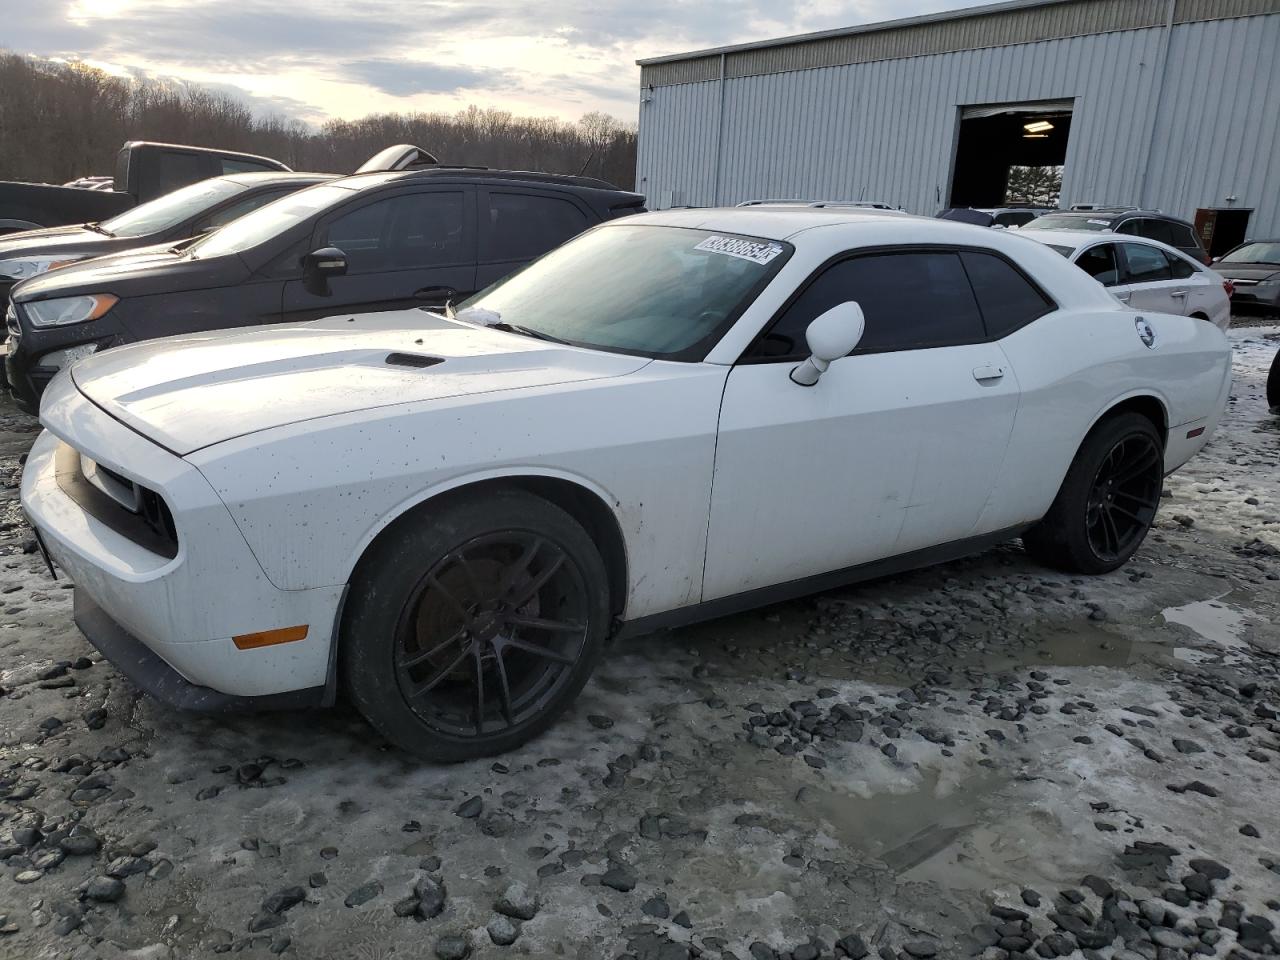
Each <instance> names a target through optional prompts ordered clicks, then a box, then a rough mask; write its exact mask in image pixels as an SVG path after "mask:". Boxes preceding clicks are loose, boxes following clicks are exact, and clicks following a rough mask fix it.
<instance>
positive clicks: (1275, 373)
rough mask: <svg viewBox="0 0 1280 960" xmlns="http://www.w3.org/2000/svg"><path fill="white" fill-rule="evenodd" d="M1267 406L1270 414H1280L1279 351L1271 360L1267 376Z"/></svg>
mask: <svg viewBox="0 0 1280 960" xmlns="http://www.w3.org/2000/svg"><path fill="white" fill-rule="evenodd" d="M1267 406H1268V407H1270V408H1271V412H1272V413H1276V414H1280V351H1277V352H1276V355H1275V356H1274V357H1272V358H1271V371H1270V372H1269V373H1268V374H1267Z"/></svg>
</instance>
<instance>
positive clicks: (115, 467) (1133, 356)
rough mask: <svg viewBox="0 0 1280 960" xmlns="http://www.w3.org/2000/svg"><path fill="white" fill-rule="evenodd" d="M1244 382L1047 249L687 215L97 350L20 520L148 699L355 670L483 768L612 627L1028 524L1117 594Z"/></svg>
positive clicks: (713, 608)
mask: <svg viewBox="0 0 1280 960" xmlns="http://www.w3.org/2000/svg"><path fill="white" fill-rule="evenodd" d="M313 189H314V190H328V189H332V188H331V187H318V188H313ZM814 228H821V229H814ZM231 319H235V318H228V320H231ZM1230 373H1231V363H1230V348H1229V346H1228V342H1227V338H1226V337H1225V336H1224V335H1223V333H1222V331H1220V330H1218V329H1217V328H1216V327H1214V326H1212V325H1211V324H1207V323H1202V322H1200V321H1198V320H1192V319H1190V318H1188V317H1183V316H1172V315H1168V314H1159V313H1149V314H1144V315H1142V316H1135V315H1134V314H1133V313H1132V312H1131V311H1129V310H1126V309H1124V308H1123V307H1121V305H1120V304H1119V303H1118V302H1117V301H1116V300H1115V298H1113V297H1112V296H1110V295H1109V294H1108V293H1107V292H1106V291H1105V290H1104V289H1103V288H1102V287H1101V286H1099V285H1098V284H1097V283H1095V282H1094V281H1093V280H1091V279H1090V278H1089V277H1088V276H1086V275H1085V274H1084V273H1082V272H1081V271H1080V270H1078V269H1077V268H1075V267H1074V266H1072V265H1071V264H1069V263H1068V262H1067V261H1066V260H1065V259H1063V258H1062V257H1060V256H1059V255H1058V254H1056V253H1054V252H1053V251H1052V250H1050V249H1048V248H1047V247H1045V246H1043V245H1042V244H1038V243H1034V242H1032V241H1031V240H1028V239H1027V238H1025V237H1021V236H1019V235H1018V234H1016V233H1013V232H1005V231H993V230H983V229H978V228H974V227H970V226H965V225H962V224H954V223H946V222H943V221H938V220H933V219H924V218H919V217H896V216H887V215H885V214H883V213H876V212H873V211H863V212H854V211H849V210H839V209H836V210H831V209H825V210H824V209H779V208H772V209H763V208H745V209H729V210H686V211H669V212H664V213H660V214H649V215H642V216H638V217H629V218H626V219H622V220H613V221H610V222H608V223H605V224H603V225H602V226H599V227H597V228H596V229H594V230H592V231H590V232H588V233H586V234H584V235H583V236H580V237H578V238H577V239H575V240H573V241H571V242H570V243H568V244H566V245H564V246H563V247H560V248H559V249H558V250H555V251H554V252H552V253H550V254H548V255H547V256H545V257H542V258H541V259H540V260H538V261H537V262H536V263H534V264H533V265H531V266H529V267H528V268H526V269H525V270H523V271H521V272H519V273H516V274H514V275H513V276H510V277H508V278H507V279H506V280H504V281H502V282H500V283H497V284H495V285H493V286H491V287H489V288H488V289H487V290H485V291H483V292H482V293H480V294H479V295H477V296H476V297H474V298H472V299H471V300H469V301H467V302H466V303H464V304H462V305H461V309H459V310H457V312H456V313H453V312H452V311H449V312H446V313H431V312H427V311H422V310H406V311H400V312H394V313H380V314H372V315H370V314H357V315H351V314H344V315H342V316H338V317H331V318H328V319H324V320H318V321H314V322H311V323H305V324H289V325H286V326H270V327H260V328H258V329H254V330H231V331H224V332H222V333H219V334H212V335H210V334H202V335H200V336H193V337H177V338H174V339H169V340H164V341H153V342H150V343H143V344H135V345H132V346H129V347H123V348H121V349H119V350H113V351H110V352H108V353H105V354H101V355H98V356H93V357H90V358H88V359H86V360H81V361H80V362H79V363H77V364H76V365H75V366H73V367H72V368H71V369H70V370H68V371H64V372H63V373H61V374H59V376H58V377H57V378H56V379H55V380H54V382H53V383H52V384H50V386H49V390H48V393H47V394H46V399H45V403H44V405H43V407H42V421H43V423H44V425H45V427H46V428H47V429H46V431H45V432H44V433H43V434H41V435H40V437H39V439H37V441H36V443H35V445H34V446H33V448H32V450H31V454H30V456H29V458H28V460H27V463H26V467H25V470H24V473H23V477H22V484H21V487H22V491H21V496H22V505H23V508H24V509H25V511H26V513H27V516H28V517H29V518H30V519H31V521H32V523H33V524H34V525H35V528H36V529H37V530H38V531H39V534H40V540H41V542H43V543H44V544H45V545H46V547H47V550H48V553H49V555H50V556H51V557H52V559H53V561H54V562H55V563H56V564H57V565H58V566H60V567H62V568H63V569H64V570H65V571H66V572H67V573H68V574H69V575H70V576H71V579H72V580H73V582H74V583H75V585H76V590H75V600H74V602H75V609H76V622H77V623H78V624H79V625H80V628H81V630H82V631H83V632H84V633H85V635H86V636H88V638H89V639H90V640H91V641H92V642H93V643H94V644H95V645H96V646H97V647H98V648H99V649H100V650H101V651H102V652H103V653H104V654H105V655H106V656H107V657H108V658H110V659H112V660H113V661H114V662H115V663H116V664H117V666H118V667H119V669H120V670H121V671H123V672H124V673H126V674H127V675H129V676H130V677H131V678H132V679H133V680H134V682H135V683H136V684H138V685H139V686H140V687H141V688H142V689H144V690H147V691H150V692H151V693H153V694H154V695H156V696H158V697H161V698H163V699H165V700H168V701H169V702H171V703H176V704H179V705H182V706H188V707H195V708H200V709H230V708H233V707H244V706H253V705H262V704H267V705H270V706H275V707H280V706H285V705H288V704H316V703H327V702H330V701H332V699H333V696H334V693H335V690H336V688H337V685H338V684H339V683H342V684H343V685H345V687H346V688H347V690H348V691H349V693H350V696H351V699H352V701H353V702H354V703H355V705H356V706H357V707H358V708H359V709H360V710H361V711H362V712H363V713H364V715H365V716H366V717H367V718H368V719H369V720H370V721H371V722H372V723H373V725H374V726H375V727H377V729H378V730H379V731H381V732H382V733H383V734H384V735H385V736H386V737H388V738H389V739H390V740H392V741H393V742H395V743H396V744H398V745H400V746H401V747H403V748H405V749H407V750H410V751H414V752H416V753H418V754H420V755H422V756H424V757H429V758H434V759H439V760H461V759H465V758H469V757H474V756H478V755H481V754H488V753H494V752H498V751H502V750H507V749H510V748H512V747H514V746H516V745H518V744H520V743H522V742H523V741H525V740H527V739H528V738H530V737H532V736H534V735H535V734H537V733H538V732H539V731H541V730H543V729H545V728H546V727H547V726H548V725H549V724H550V723H551V722H552V721H553V720H554V719H555V717H556V716H557V715H558V714H559V713H560V712H561V711H563V710H564V709H565V708H566V706H567V705H568V704H569V703H570V702H571V701H572V700H573V698H574V697H575V696H576V695H577V693H578V691H579V690H580V689H581V687H582V685H583V684H584V683H585V682H586V680H587V678H588V676H589V675H590V673H591V671H592V668H593V667H594V665H595V664H596V662H597V661H598V660H599V659H600V657H601V655H602V651H603V644H604V642H605V640H606V638H607V637H608V636H609V635H610V634H638V633H642V632H647V631H651V630H653V629H656V628H658V627H661V626H673V625H677V624H681V623H688V622H691V621H695V620H698V619H703V618H708V617H715V616H721V615H724V614H727V613H730V612H732V611H735V610H740V609H745V608H750V607H754V606H758V605H760V604H764V603H772V602H775V601H779V600H783V599H786V598H789V597H794V596H798V595H801V594H805V593H811V592H813V591H816V590H821V589H828V588H831V587H833V586H836V585H838V584H844V583H849V582H852V581H857V580H862V579H866V578H869V577H876V576H881V575H884V574H888V573H893V572H898V571H902V570H905V569H908V568H912V567H918V566H922V565H925V564H930V563H935V562H939V561H942V560H946V559H949V558H954V557H957V556H960V555H963V554H967V553H970V552H973V551H976V550H980V549H983V548H985V547H987V546H989V545H991V544H994V543H997V542H1001V541H1005V540H1008V539H1010V538H1013V537H1018V536H1021V537H1022V538H1023V543H1024V544H1025V546H1026V548H1027V549H1028V551H1029V552H1030V553H1031V554H1032V555H1033V556H1035V557H1037V558H1039V559H1041V560H1043V561H1045V562H1047V563H1050V564H1052V565H1054V566H1057V567H1060V568H1062V569H1065V570H1070V571H1075V572H1077V573H1087V574H1097V573H1105V572H1107V571H1110V570H1115V569H1116V568H1118V567H1120V566H1121V565H1122V564H1124V563H1125V561H1126V560H1128V559H1129V557H1130V556H1131V555H1132V554H1133V553H1134V551H1135V550H1137V548H1138V546H1139V544H1141V542H1142V540H1143V537H1144V536H1145V535H1146V532H1147V530H1148V529H1149V528H1150V526H1151V523H1152V521H1153V519H1154V517H1155V514H1156V510H1157V509H1158V507H1159V504H1160V490H1161V484H1162V480H1163V477H1164V475H1165V474H1166V473H1168V472H1170V471H1172V470H1175V469H1177V468H1178V467H1179V466H1180V465H1181V464H1183V463H1184V462H1185V461H1186V460H1187V459H1188V458H1190V457H1191V456H1192V455H1193V454H1194V453H1195V452H1196V451H1197V450H1199V449H1200V447H1201V446H1202V445H1203V444H1204V443H1205V441H1206V440H1207V439H1208V437H1209V435H1210V434H1211V433H1212V432H1213V430H1214V428H1215V426H1216V424H1217V422H1218V419H1219V417H1220V415H1221V413H1222V410H1223V407H1224V405H1225V403H1226V398H1227V393H1228V389H1229V386H1230ZM211 584H216V587H217V588H216V589H211V587H210V585H211Z"/></svg>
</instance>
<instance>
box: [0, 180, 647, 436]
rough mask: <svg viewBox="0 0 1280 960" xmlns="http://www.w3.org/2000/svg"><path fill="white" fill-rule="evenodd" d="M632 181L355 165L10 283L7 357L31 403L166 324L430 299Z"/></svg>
mask: <svg viewBox="0 0 1280 960" xmlns="http://www.w3.org/2000/svg"><path fill="white" fill-rule="evenodd" d="M643 205H644V197H642V196H640V195H639V194H635V193H629V192H627V191H624V190H619V189H618V188H617V187H614V186H612V185H611V184H608V183H605V182H604V181H602V180H595V179H592V178H588V177H573V176H561V175H557V174H546V173H526V172H517V171H502V170H486V169H482V168H465V167H446V166H431V167H428V168H425V169H410V170H402V171H396V172H377V173H363V174H356V175H354V176H350V177H344V178H342V179H340V180H331V181H329V182H328V183H324V184H321V185H319V186H315V187H311V188H309V189H306V190H300V191H298V192H297V193H294V194H290V195H289V196H287V197H285V198H283V199H281V200H276V201H275V202H273V203H269V204H267V205H266V206H264V207H259V208H258V209H257V210H255V211H253V212H252V213H250V214H248V215H246V216H243V217H241V218H239V219H237V220H235V221H233V222H231V223H230V224H228V225H227V226H224V227H222V228H221V229H219V230H217V231H216V232H214V233H212V234H210V235H209V236H208V237H205V238H203V239H200V240H197V241H196V242H195V243H193V244H190V245H184V246H180V247H177V248H173V249H163V250H155V249H152V250H149V251H140V252H138V253H132V254H123V255H119V256H110V257H101V258H99V259H96V260H88V261H85V262H84V263H80V264H74V265H72V266H69V267H63V268H61V269H59V270H56V271H54V272H52V273H49V274H46V275H44V276H41V277H36V278H34V279H32V280H26V281H23V282H22V283H20V284H18V285H17V286H15V287H14V288H13V291H12V294H11V300H12V302H11V304H10V308H9V312H8V314H7V316H6V325H7V327H8V331H9V339H8V356H7V357H6V359H5V369H6V371H7V373H8V380H9V386H10V389H11V390H12V391H13V394H14V397H15V399H16V400H17V402H18V406H20V407H21V408H22V409H24V410H27V411H28V412H33V413H34V412H35V411H36V410H37V409H38V406H39V398H40V394H41V393H42V392H43V390H44V387H45V385H46V384H47V383H48V382H49V380H50V379H51V378H52V377H53V375H54V374H55V373H57V372H58V370H59V369H61V368H62V367H63V366H65V365H67V364H68V363H70V362H72V361H74V360H76V359H78V358H79V357H81V356H85V355H87V354H89V353H93V352H96V351H98V350H103V349H106V348H108V347H114V346H118V345H119V344H123V343H131V342H134V341H138V340H150V339H153V338H156V337H164V336H169V335H172V334H180V333H192V332H196V331H201V330H214V329H219V328H223V327H239V326H250V325H252V324H260V323H278V322H283V321H299V320H312V319H316V318H319V317H324V316H330V315H332V314H335V313H343V312H346V311H353V312H354V311H370V310H396V309H403V308H406V307H416V306H428V307H430V306H435V307H440V306H443V305H445V304H446V303H448V302H449V301H456V300H461V299H463V298H465V297H467V296H470V295H471V294H472V293H473V292H475V291H477V290H481V289H483V288H484V287H487V286H488V285H489V284H491V283H493V282H494V281H496V280H500V279H501V278H502V277H504V276H506V275H507V274H508V273H511V272H512V271H513V270H515V269H516V268H518V267H521V266H524V265H525V264H526V263H528V262H529V261H530V260H533V259H534V258H536V257H538V256H541V255H542V254H544V253H546V252H547V251H549V250H551V249H552V248H554V247H556V246H558V245H559V244H561V243H563V242H564V241H565V240H568V239H569V238H570V237H572V236H574V235H576V234H578V233H581V232H582V231H583V230H586V229H587V228H588V227H591V226H594V225H595V224H597V223H600V222H602V221H604V220H609V219H612V218H614V217H618V216H623V215H626V214H631V213H637V212H641V211H643V209H644V206H643Z"/></svg>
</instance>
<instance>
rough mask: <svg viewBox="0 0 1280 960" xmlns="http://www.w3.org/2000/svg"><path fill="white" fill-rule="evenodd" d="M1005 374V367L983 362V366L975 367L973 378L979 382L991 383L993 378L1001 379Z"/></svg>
mask: <svg viewBox="0 0 1280 960" xmlns="http://www.w3.org/2000/svg"><path fill="white" fill-rule="evenodd" d="M1003 376H1004V367H997V366H995V365H994V364H990V363H987V364H983V365H982V366H981V367H974V368H973V379H975V380H977V381H978V382H979V383H990V382H991V381H993V380H999V379H1001V378H1002V377H1003Z"/></svg>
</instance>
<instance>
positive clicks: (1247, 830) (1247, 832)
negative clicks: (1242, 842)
mask: <svg viewBox="0 0 1280 960" xmlns="http://www.w3.org/2000/svg"><path fill="white" fill-rule="evenodd" d="M1240 833H1241V834H1243V835H1244V836H1246V837H1254V838H1255V839H1256V838H1258V837H1261V836H1262V834H1260V833H1259V832H1258V828H1257V827H1255V826H1254V825H1253V824H1251V823H1246V824H1245V825H1244V826H1243V827H1241V828H1240Z"/></svg>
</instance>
